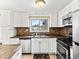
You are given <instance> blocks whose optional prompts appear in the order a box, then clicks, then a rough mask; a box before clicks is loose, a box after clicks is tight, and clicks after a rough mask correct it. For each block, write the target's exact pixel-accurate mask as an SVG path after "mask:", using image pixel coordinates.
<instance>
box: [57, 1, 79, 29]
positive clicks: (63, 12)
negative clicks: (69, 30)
mask: <svg viewBox="0 0 79 59" xmlns="http://www.w3.org/2000/svg"><path fill="white" fill-rule="evenodd" d="M77 9H79V0H73V1H72V2H71V3H70V4H68V5H67V6H66V7H65V8H63V9H62V10H60V11H59V12H58V26H59V27H62V26H63V25H62V18H63V16H65V15H67V14H68V13H69V12H73V11H75V10H77Z"/></svg>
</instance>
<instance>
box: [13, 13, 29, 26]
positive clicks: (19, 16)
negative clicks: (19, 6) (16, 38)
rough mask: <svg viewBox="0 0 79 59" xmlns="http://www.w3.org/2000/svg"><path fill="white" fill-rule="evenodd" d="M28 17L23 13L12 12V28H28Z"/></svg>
mask: <svg viewBox="0 0 79 59" xmlns="http://www.w3.org/2000/svg"><path fill="white" fill-rule="evenodd" d="M28 18H29V17H28V16H27V14H26V13H24V12H14V26H15V27H28V26H29V25H28V24H29V22H28Z"/></svg>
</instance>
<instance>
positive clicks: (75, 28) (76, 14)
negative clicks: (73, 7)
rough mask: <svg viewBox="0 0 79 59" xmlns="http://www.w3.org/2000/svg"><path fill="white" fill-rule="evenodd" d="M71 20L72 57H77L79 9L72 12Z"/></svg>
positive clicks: (78, 58) (78, 47)
mask: <svg viewBox="0 0 79 59" xmlns="http://www.w3.org/2000/svg"><path fill="white" fill-rule="evenodd" d="M72 22H73V29H72V30H73V59H79V11H77V12H74V13H73V14H72Z"/></svg>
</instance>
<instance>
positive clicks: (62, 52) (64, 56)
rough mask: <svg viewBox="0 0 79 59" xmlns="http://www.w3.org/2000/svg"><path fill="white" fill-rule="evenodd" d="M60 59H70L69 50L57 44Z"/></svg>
mask: <svg viewBox="0 0 79 59" xmlns="http://www.w3.org/2000/svg"><path fill="white" fill-rule="evenodd" d="M57 53H58V59H68V49H67V48H65V47H64V46H63V45H61V44H60V43H57Z"/></svg>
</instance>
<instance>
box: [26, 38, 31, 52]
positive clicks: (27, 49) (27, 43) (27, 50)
mask: <svg viewBox="0 0 79 59" xmlns="http://www.w3.org/2000/svg"><path fill="white" fill-rule="evenodd" d="M25 50H26V53H31V40H30V39H27V40H25Z"/></svg>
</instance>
